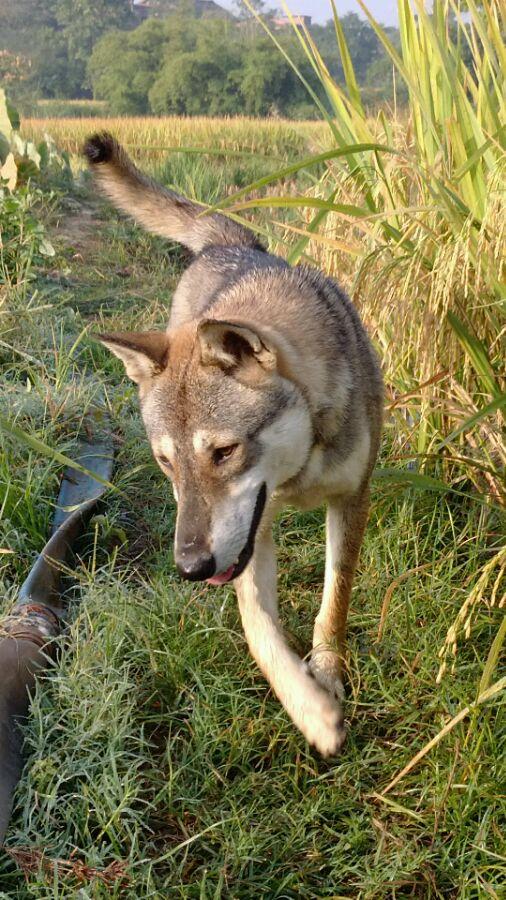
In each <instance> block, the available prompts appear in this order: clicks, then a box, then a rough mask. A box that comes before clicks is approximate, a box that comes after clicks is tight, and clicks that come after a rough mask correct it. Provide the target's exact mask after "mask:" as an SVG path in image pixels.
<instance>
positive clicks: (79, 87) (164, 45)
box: [0, 0, 398, 118]
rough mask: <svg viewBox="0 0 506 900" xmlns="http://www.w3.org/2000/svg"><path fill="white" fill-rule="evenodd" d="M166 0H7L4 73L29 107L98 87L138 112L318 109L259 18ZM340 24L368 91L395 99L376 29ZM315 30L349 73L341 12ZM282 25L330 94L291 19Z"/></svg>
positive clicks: (0, 62)
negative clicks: (135, 0) (150, 4)
mask: <svg viewBox="0 0 506 900" xmlns="http://www.w3.org/2000/svg"><path fill="white" fill-rule="evenodd" d="M158 4H159V9H158V10H157V13H158V15H159V18H149V19H147V20H146V21H144V22H142V23H141V24H139V21H138V18H137V17H136V15H135V13H134V12H133V10H132V7H131V5H130V3H129V0H0V82H3V83H4V84H5V85H6V87H7V89H8V90H9V91H10V93H11V95H12V96H13V99H14V100H15V101H16V102H18V103H19V104H20V105H21V107H23V106H26V105H27V104H28V103H29V102H30V100H33V98H35V97H47V98H75V99H77V98H81V97H91V96H93V97H94V98H95V99H99V100H105V101H107V104H108V108H109V110H110V112H111V113H119V114H130V115H141V114H147V113H154V114H158V115H162V114H171V113H172V114H179V115H236V114H244V115H256V116H265V115H284V116H293V117H298V118H305V117H308V116H311V115H314V109H315V108H314V104H313V103H312V102H311V100H310V98H309V96H308V94H307V91H306V89H305V88H304V86H303V84H302V82H301V80H300V78H299V77H298V75H297V74H296V72H295V71H294V69H293V68H292V67H291V66H290V64H289V63H288V62H287V60H286V58H285V57H284V56H283V54H282V53H280V52H279V49H278V48H277V47H276V46H275V45H274V43H273V42H272V41H271V39H270V38H269V37H268V36H267V35H266V34H265V32H264V31H263V30H262V29H261V28H260V27H259V26H258V25H257V24H256V23H255V22H254V21H253V20H247V19H245V18H244V17H242V18H237V17H233V16H230V15H226V14H225V15H224V16H223V17H213V18H197V16H196V15H195V11H194V7H193V5H192V4H191V3H189V2H188V0H182V2H180V3H179V5H178V6H177V7H176V8H175V6H174V2H173V0H171V2H170V3H167V2H166V0H165V9H164V0H158ZM257 5H259V4H258V0H257ZM260 5H261V4H260ZM268 15H269V14H268ZM271 20H272V16H271ZM341 23H342V26H343V30H344V33H345V36H346V39H347V42H348V46H349V50H350V55H351V58H352V61H353V64H354V67H355V73H356V76H357V80H358V82H359V84H361V85H362V87H363V88H364V89H365V97H366V100H369V102H371V103H374V102H375V101H379V100H384V99H388V98H389V97H390V96H391V92H392V74H391V66H390V65H389V63H388V60H387V59H386V57H385V54H384V51H383V49H382V47H381V44H380V42H379V41H378V39H377V37H376V35H375V33H374V31H373V29H372V28H371V27H370V25H369V24H368V23H367V22H365V21H363V20H362V19H360V18H359V17H358V16H357V15H356V14H354V13H348V14H347V15H345V16H343V17H342V19H341ZM387 30H388V31H389V32H390V37H391V38H392V39H393V40H394V42H397V40H398V35H397V32H396V29H387ZM311 33H312V37H313V38H314V40H315V42H316V44H317V46H318V48H319V50H320V52H321V53H322V56H323V57H324V59H325V62H326V64H327V66H328V68H329V70H330V72H331V74H332V75H333V77H334V78H335V79H336V80H337V81H338V82H339V81H341V82H342V81H343V80H344V74H343V71H342V67H341V62H340V58H339V53H338V50H337V45H336V37H335V31H334V26H333V23H332V22H329V23H327V25H314V26H312V27H311ZM276 35H277V39H278V41H279V43H281V45H282V47H283V49H284V50H285V52H286V53H287V54H288V55H289V57H290V59H291V60H292V62H293V63H294V64H295V66H296V67H297V69H298V70H299V71H300V73H301V74H302V75H303V76H304V78H305V79H306V80H307V81H308V82H309V84H310V85H311V87H312V88H313V89H314V90H315V91H316V92H317V93H319V94H321V90H322V88H321V84H320V82H319V81H318V79H316V77H315V75H314V72H313V70H312V67H311V65H310V63H309V61H308V59H307V57H306V56H305V54H304V51H303V50H302V48H301V46H300V43H299V41H298V40H297V36H296V35H295V34H294V32H293V30H292V29H291V28H284V29H282V30H279V31H277V33H276ZM322 100H324V98H323V97H322Z"/></svg>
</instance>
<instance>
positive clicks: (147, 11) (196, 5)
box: [131, 0, 234, 22]
mask: <svg viewBox="0 0 506 900" xmlns="http://www.w3.org/2000/svg"><path fill="white" fill-rule="evenodd" d="M131 2H132V12H133V13H134V14H135V15H136V16H137V18H138V19H139V20H140V21H141V22H143V21H144V20H145V19H149V18H153V17H156V18H161V17H162V16H164V15H167V14H169V13H173V12H177V11H178V10H182V9H185V8H186V9H188V10H189V12H193V15H194V16H195V18H196V19H213V18H214V19H233V18H234V16H232V13H229V12H228V10H226V9H223V7H222V6H220V5H219V4H218V3H215V2H214V0H185V2H183V3H179V2H178V0H174V2H171V0H165V2H163V3H160V2H157V0H131Z"/></svg>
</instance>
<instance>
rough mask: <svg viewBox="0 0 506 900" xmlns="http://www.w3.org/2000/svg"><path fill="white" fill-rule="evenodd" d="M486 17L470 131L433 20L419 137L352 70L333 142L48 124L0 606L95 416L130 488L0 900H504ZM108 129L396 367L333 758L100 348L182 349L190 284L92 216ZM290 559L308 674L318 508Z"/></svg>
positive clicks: (12, 344)
mask: <svg viewBox="0 0 506 900" xmlns="http://www.w3.org/2000/svg"><path fill="white" fill-rule="evenodd" d="M469 7H470V9H471V12H470V13H469V15H470V17H471V19H473V16H475V15H476V16H480V17H483V20H484V21H485V23H486V26H484V27H486V28H488V29H489V30H488V32H487V34H489V41H488V43H486V42H485V41H483V42H482V43H481V44H479V45H476V46H475V47H474V51H473V52H475V53H476V54H477V56H479V57H480V58H479V60H478V62H480V60H481V64H480V65H478V64H477V65H476V67H475V70H474V71H475V73H478V74H477V75H476V76H475V80H473V81H472V83H469V84H467V91H466V90H464V89H462V95H460V94H459V95H458V101H459V102H458V103H456V101H455V97H456V92H457V87H456V85H457V84H458V83H460V81H462V83H465V76H464V75H463V74H462V71H461V70H460V68H459V60H458V59H457V58H456V57H455V58H454V56H453V55H452V53H451V49H447V46H446V44H445V43H444V42H443V41H441V40H436V39H435V38H434V41H433V42H431V41H432V38H431V32H430V30H429V26H428V25H427V24H426V23H425V24H424V19H423V16H421V18H420V20H419V21H418V23H417V24H416V27H415V24H414V22H413V23H412V27H411V29H408V28H407V26H406V28H407V31H408V32H409V35H410V37H409V40H411V41H412V44H411V45H410V44H409V40H408V41H407V43H406V47H407V49H406V47H405V49H404V51H403V52H404V53H405V60H404V61H405V66H406V67H407V68H406V69H405V74H406V78H407V79H408V86H409V85H411V86H412V93H411V94H410V108H409V109H408V110H407V111H403V112H398V113H397V114H396V112H395V110H392V111H390V112H389V113H388V115H386V114H385V112H384V111H380V112H378V114H377V115H369V114H368V113H367V114H366V112H365V111H364V110H363V108H361V106H360V103H359V102H358V101H357V99H356V95H355V94H354V93H353V80H352V74H351V73H350V72H348V82H349V83H348V92H349V93H348V95H346V94H345V92H344V91H342V92H340V91H337V89H336V91H335V92H334V93H332V91H331V90H330V87H329V95H330V97H331V99H332V103H333V104H334V105H333V107H332V116H329V117H328V120H327V121H325V116H323V119H322V121H321V122H290V121H285V120H262V121H260V120H254V119H204V118H202V119H201V118H199V119H186V118H185V119H177V118H167V119H154V118H146V119H142V118H130V119H129V118H100V117H99V118H97V117H95V115H93V117H90V118H89V119H86V118H82V117H81V118H76V119H72V118H56V117H55V118H51V119H29V120H25V121H22V122H21V128H20V133H21V134H22V136H23V138H25V139H32V140H33V141H34V142H35V143H36V144H39V142H41V141H43V140H44V139H45V138H44V136H45V135H46V134H50V135H51V138H52V142H54V144H53V143H52V142H51V147H52V148H53V149H52V151H51V152H52V154H53V155H52V156H51V155H50V156H49V158H48V162H47V165H46V169H45V170H44V171H42V173H41V175H40V177H39V178H38V179H35V178H34V179H33V180H31V181H30V182H29V183H28V185H25V186H23V185H21V186H20V187H18V188H16V190H15V191H13V192H12V194H9V195H8V196H4V199H3V201H2V205H1V206H0V224H1V226H2V242H1V244H0V371H1V378H2V392H1V395H0V416H1V420H0V421H1V423H2V424H1V427H0V584H1V588H2V592H1V594H0V597H1V599H0V610H2V611H3V610H6V609H8V607H9V605H10V603H11V602H12V600H13V599H14V598H15V596H16V589H17V586H19V584H20V583H21V581H22V579H23V578H24V577H25V576H26V574H27V571H28V569H29V567H30V564H31V563H32V562H33V560H34V558H35V555H36V553H37V551H38V550H39V549H40V547H41V545H42V544H43V543H44V541H45V539H46V535H47V534H48V529H49V527H50V521H51V517H52V513H53V508H54V502H55V498H56V495H57V491H58V480H59V477H60V475H61V470H62V466H61V464H60V462H59V461H58V459H57V458H56V456H55V451H59V452H60V453H65V454H67V455H69V456H71V455H72V452H73V448H74V447H75V442H76V437H77V436H78V435H79V434H80V433H82V431H83V429H84V430H85V429H86V421H87V419H86V417H87V413H88V412H89V411H90V410H93V409H95V408H96V407H97V406H99V407H101V408H104V407H105V408H106V410H107V412H108V415H109V418H110V422H111V427H112V429H113V433H114V439H115V448H116V461H115V471H114V476H113V482H114V486H115V490H110V491H109V492H108V493H107V495H106V498H105V501H104V502H103V503H102V504H101V507H100V509H99V511H98V513H97V514H96V515H95V516H94V517H93V519H92V520H91V523H90V526H89V528H88V532H87V536H86V537H85V538H84V539H83V540H82V541H81V543H80V545H79V547H78V553H77V556H76V559H75V561H74V563H73V565H72V568H71V570H69V572H68V573H67V574H68V596H69V607H70V613H69V626H68V629H67V630H66V633H65V634H64V636H63V637H62V639H61V642H60V643H61V647H60V649H59V653H58V655H57V658H56V661H54V662H53V663H52V665H51V668H50V669H49V670H48V673H47V675H45V676H44V678H42V679H41V680H40V683H39V685H38V688H37V692H36V694H35V696H34V697H33V699H32V704H31V715H30V721H29V723H28V724H27V725H26V727H25V737H26V749H27V764H26V768H25V770H24V773H23V778H22V782H21V784H20V786H19V789H18V791H17V794H16V804H15V810H14V816H13V820H12V823H11V827H10V829H9V832H8V835H7V840H6V848H5V849H6V851H7V852H6V853H5V854H4V855H2V856H0V898H6V900H7V898H9V900H11V898H19V900H27V898H29V897H32V898H37V900H46V898H47V900H49V898H65V900H67V898H68V900H70V898H83V900H84V898H93V900H95V898H96V900H101V898H116V897H117V898H128V900H140V898H157V900H158V898H159V900H162V898H163V900H165V898H169V897H170V898H172V897H174V898H177V897H180V898H206V900H207V898H220V897H231V898H238V900H249V898H253V897H259V898H294V900H295V898H308V900H309V898H311V900H312V898H324V897H325V898H334V900H338V898H359V900H382V898H385V900H387V898H388V900H390V898H395V900H401V898H412V897H414V898H441V900H443V898H445V900H446V898H465V900H475V898H476V900H478V898H480V900H481V898H483V897H490V898H493V900H497V898H501V897H503V896H504V883H505V882H506V840H505V835H504V823H505V821H506V791H505V787H506V764H505V760H506V723H505V718H506V717H505V715H504V709H505V707H504V703H505V696H506V694H505V690H504V689H505V687H506V677H505V672H504V642H505V636H506V620H505V615H504V610H505V599H504V598H505V583H506V580H505V577H504V576H505V572H506V552H505V541H504V535H505V516H504V507H505V504H506V491H505V484H504V463H505V462H506V444H505V440H504V413H505V409H506V397H505V383H504V374H505V373H504V358H505V334H506V331H505V325H504V322H505V319H504V297H503V294H502V285H503V283H504V259H505V257H506V253H505V249H506V246H505V222H506V216H505V206H504V192H503V183H504V173H505V154H504V148H503V147H502V145H501V142H500V140H499V138H498V136H497V135H498V130H497V122H498V121H499V120H500V117H501V115H503V114H504V107H503V106H502V107H501V102H500V98H499V97H498V96H496V95H494V91H493V90H492V89H491V87H490V85H491V83H493V85H495V89H496V90H497V92H499V91H500V90H501V89H500V86H499V82H498V79H497V78H495V79H493V81H492V82H490V81H489V75H490V72H495V73H497V66H498V63H497V60H496V58H495V57H494V56H493V52H492V51H493V49H494V47H495V46H496V45H495V44H494V34H495V31H494V22H495V18H494V16H495V13H494V10H495V5H494V3H492V2H490V0H486V2H485V3H484V4H483V5H482V9H481V10H480V11H476V13H475V12H474V4H469ZM490 10H492V12H491V13H490V17H489V18H487V15H488V12H487V11H490ZM473 21H474V19H473ZM480 21H481V19H480ZM424 28H427V33H426V34H425V36H424V35H423V34H422V32H423V29H424ZM416 34H418V36H419V41H420V42H421V41H422V37H424V40H425V41H426V45H425V46H426V51H427V53H428V58H429V59H430V65H431V66H432V67H433V71H432V78H429V79H427V80H426V81H424V80H423V79H418V75H419V72H420V71H421V68H420V59H419V57H418V56H417V52H418V50H419V46H421V44H420V45H419V44H417V42H416V40H415V37H414V35H416ZM484 34H485V32H484V31H483V32H482V37H483V35H484ZM484 47H486V48H487V52H488V54H489V56H488V57H487V59H488V63H487V66H485V65H484V64H483V60H482V59H481V56H480V54H484V53H485V50H484V49H483V48H484ZM427 48H429V49H427ZM429 50H430V52H429ZM446 53H447V54H448V56H445V55H444V54H446ZM438 54H440V55H439V56H438ZM441 55H442V56H441ZM316 64H317V65H318V64H319V63H318V59H317V57H316ZM410 66H411V68H410ZM494 66H495V67H496V68H494ZM452 67H454V68H455V73H456V81H452V78H451V74H452V72H453V68H452ZM410 73H411V74H410ZM455 73H454V74H455ZM457 76H458V78H457ZM321 77H322V79H325V77H326V76H325V71H324V68H321ZM416 79H418V80H416ZM459 79H460V81H459ZM480 79H482V80H480ZM415 88H416V90H415ZM350 92H351V93H350ZM424 92H426V94H427V95H425V94H424ZM349 95H350V96H352V97H355V100H354V102H351V101H349V100H347V99H346V96H349ZM429 95H430V103H429V100H428V98H429ZM466 104H467V105H466ZM494 104H495V105H494ZM428 110H430V112H428ZM501 110H502V112H501ZM431 117H432V118H431ZM449 121H451V125H448V122H449ZM105 128H106V129H107V130H109V131H111V132H113V133H114V134H115V135H116V136H117V137H118V138H119V139H120V140H121V141H122V142H123V143H124V144H125V145H126V146H127V147H128V148H129V151H130V152H131V153H132V154H133V155H134V157H135V159H136V160H137V162H138V164H139V165H141V166H142V167H144V168H145V169H146V170H147V171H149V172H150V173H151V174H153V175H155V176H156V177H157V178H158V179H160V180H161V181H162V182H163V183H164V184H167V185H169V186H171V187H174V188H176V189H177V190H179V191H181V192H182V193H184V194H186V195H187V196H190V197H192V198H194V199H196V200H198V201H201V202H202V203H204V204H210V205H212V206H216V207H220V208H223V209H224V210H225V211H227V210H228V211H229V212H230V213H231V214H232V215H235V216H237V217H239V218H243V217H244V218H245V219H247V220H248V221H249V223H250V224H251V226H252V227H253V228H255V229H256V230H257V231H258V233H259V234H260V235H261V236H262V238H263V240H265V241H266V242H268V244H269V247H270V248H271V249H272V250H274V251H275V252H278V253H280V254H281V255H283V256H285V257H286V258H287V259H289V261H290V262H291V263H293V264H298V263H306V264H308V265H317V266H319V267H321V268H323V269H324V270H325V271H327V272H329V273H330V274H331V275H333V276H334V277H336V278H337V279H338V280H339V281H340V282H341V283H342V284H343V286H344V287H345V288H346V289H347V291H348V292H349V294H350V296H351V297H352V299H353V301H354V303H355V304H356V306H357V308H358V310H359V311H360V313H361V315H362V317H363V319H364V320H365V322H366V324H367V326H368V329H369V332H370V334H371V336H372V338H373V341H374V343H375V346H376V348H377V350H378V353H379V356H380V358H381V361H382V366H383V370H384V375H385V382H386V401H385V402H386V411H385V429H384V441H383V447H382V451H381V458H380V460H379V461H378V467H377V470H376V472H375V476H374V480H373V498H372V508H371V515H370V522H369V526H368V529H367V533H366V538H365V542H364V546H363V548H362V552H361V557H360V563H359V569H358V572H357V577H356V581H355V586H354V590H353V596H352V606H351V612H350V618H349V639H348V652H349V660H348V681H347V686H346V691H347V700H346V709H345V713H346V720H347V724H348V728H349V734H348V739H347V742H346V744H345V746H344V748H343V751H342V753H341V756H340V757H339V759H337V760H335V761H332V762H323V761H322V760H320V759H317V758H315V757H314V756H313V755H312V754H311V752H310V749H309V748H308V747H307V745H306V744H305V742H304V740H303V738H302V737H301V735H300V734H299V733H298V732H297V731H296V729H295V728H294V726H293V725H292V724H291V722H290V721H289V719H288V717H287V716H286V714H285V713H284V711H283V710H282V708H281V707H280V705H279V703H278V702H277V700H276V698H275V697H274V696H273V695H272V693H271V692H270V691H269V689H268V686H267V684H266V682H265V681H264V679H263V677H262V675H261V674H260V672H259V671H258V669H257V668H256V666H255V664H254V663H253V661H252V660H251V659H250V657H249V654H248V652H247V647H246V642H245V639H244V637H243V634H242V630H241V624H240V618H239V613H238V609H237V604H236V601H235V596H234V593H233V591H232V590H231V589H230V588H226V587H225V588H213V587H210V586H207V585H197V586H192V585H188V584H183V583H182V582H181V581H180V580H179V579H178V577H177V575H176V573H175V570H174V568H173V561H172V538H173V529H174V516H175V505H174V500H173V498H172V495H171V491H170V487H169V484H168V482H167V481H166V479H164V477H163V475H162V474H161V472H160V471H159V469H158V468H157V466H156V465H155V463H154V460H153V459H152V458H151V455H150V451H149V448H148V443H147V440H146V439H145V436H144V432H143V428H142V425H141V422H140V416H139V412H138V405H137V398H136V390H135V387H134V386H133V385H132V384H131V383H130V382H129V381H128V380H127V379H126V376H125V375H124V371H123V368H122V366H121V364H120V363H119V362H118V361H117V360H115V359H114V358H113V357H111V355H110V354H108V353H107V351H106V350H105V349H104V348H103V347H102V346H101V345H100V344H98V343H97V342H96V341H94V340H93V333H94V332H97V331H114V330H122V331H123V330H125V331H126V330H130V329H132V330H133V329H141V328H142V329H146V328H163V327H164V324H165V323H166V320H167V316H168V310H169V308H170V302H171V296H172V293H173V290H174V286H175V284H176V283H177V280H178V278H179V276H180V274H181V272H182V271H183V269H184V267H185V264H186V257H185V255H184V253H183V252H182V251H181V249H180V248H178V247H177V246H175V245H173V244H169V243H166V242H164V241H163V240H161V239H159V238H155V237H152V236H149V235H146V234H145V233H143V232H142V231H141V230H140V229H139V228H137V227H136V226H135V225H134V224H133V223H132V222H130V221H128V220H126V219H125V218H124V217H121V216H119V215H118V214H116V213H115V212H114V211H113V210H112V209H111V208H110V207H109V206H108V205H107V204H106V203H105V202H103V201H102V200H101V199H100V198H99V197H97V196H96V194H95V193H94V190H93V187H92V184H91V181H90V180H89V178H88V176H87V173H86V172H85V171H84V166H83V163H82V160H81V158H80V155H79V148H80V146H81V144H82V142H83V139H84V138H85V136H86V135H88V134H89V133H90V132H93V131H95V130H101V129H105ZM491 136H492V137H491ZM494 136H495V137H494ZM473 141H474V143H473ZM63 151H64V152H65V153H66V154H68V155H67V156H66V157H64V156H62V155H61V154H62V152H63ZM276 535H277V541H278V547H279V553H278V564H279V590H280V608H281V615H282V620H283V622H284V623H285V624H286V627H287V630H288V631H289V632H290V634H291V635H292V636H293V642H294V645H295V646H296V647H297V649H298V651H299V652H300V654H301V655H305V654H306V653H307V652H308V650H309V648H310V637H311V630H312V629H311V626H312V621H313V618H314V615H315V614H316V611H317V608H318V602H319V595H320V592H321V588H322V581H323V572H324V513H323V510H321V509H319V510H315V511H313V512H309V513H301V512H298V511H296V510H291V509H289V510H287V511H285V512H284V513H283V514H282V516H281V518H280V519H279V521H278V522H277V523H276Z"/></svg>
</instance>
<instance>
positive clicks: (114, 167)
mask: <svg viewBox="0 0 506 900" xmlns="http://www.w3.org/2000/svg"><path fill="white" fill-rule="evenodd" d="M84 155H85V156H86V158H87V160H88V162H89V164H90V167H91V169H92V171H93V173H94V176H95V179H96V181H97V183H98V185H99V187H100V189H101V190H102V191H103V193H104V194H106V196H107V197H109V199H110V200H112V202H113V203H114V205H115V206H117V207H118V208H119V209H122V210H123V211H124V212H126V213H128V214H129V215H130V216H132V217H133V218H134V219H136V221H137V222H139V223H140V224H141V225H143V226H144V228H145V229H146V230H147V231H152V232H153V233H154V234H160V235H161V236H162V237H166V238H170V239H171V240H174V241H178V242H179V243H180V244H184V245H185V246H186V247H189V248H190V250H193V251H194V252H196V253H198V252H199V251H200V250H203V249H204V247H210V246H213V245H214V246H223V245H225V246H236V247H237V246H241V247H253V248H255V249H260V250H261V249H263V248H262V246H261V244H259V242H258V240H257V238H256V237H255V235H254V234H253V232H251V231H248V229H247V228H244V227H243V226H242V225H239V224H238V223H237V222H234V221H232V219H228V218H227V217H226V216H222V215H219V214H218V213H212V214H210V215H208V216H206V215H202V212H203V209H204V208H203V207H201V206H199V205H198V204H197V203H192V202H191V200H186V199H185V198H184V197H180V196H179V195H178V194H176V193H175V192H174V191H170V190H168V189H167V188H164V187H162V186H161V185H160V184H157V183H156V181H153V179H152V178H149V176H148V175H145V174H144V173H143V172H140V171H139V169H138V168H137V166H136V165H134V163H133V162H132V160H131V159H130V157H129V156H128V154H127V153H126V151H125V150H124V149H123V147H122V146H121V145H120V144H118V142H117V141H116V140H115V138H113V136H112V135H111V134H109V133H108V132H106V131H104V132H102V133H100V134H94V135H92V136H91V137H89V138H88V140H87V141H86V143H85V145H84Z"/></svg>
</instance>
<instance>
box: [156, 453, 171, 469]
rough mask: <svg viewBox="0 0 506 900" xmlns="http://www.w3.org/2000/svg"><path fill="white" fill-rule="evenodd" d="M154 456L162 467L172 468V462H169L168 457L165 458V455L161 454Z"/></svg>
mask: <svg viewBox="0 0 506 900" xmlns="http://www.w3.org/2000/svg"><path fill="white" fill-rule="evenodd" d="M156 458H157V460H158V462H159V463H160V465H161V466H163V467H164V469H172V463H171V461H170V459H167V457H166V456H163V455H161V456H157V457H156Z"/></svg>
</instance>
